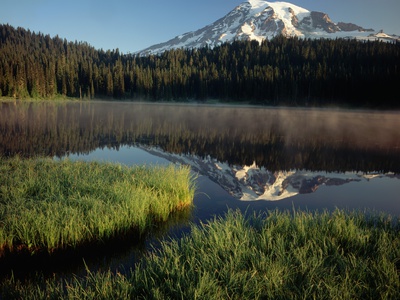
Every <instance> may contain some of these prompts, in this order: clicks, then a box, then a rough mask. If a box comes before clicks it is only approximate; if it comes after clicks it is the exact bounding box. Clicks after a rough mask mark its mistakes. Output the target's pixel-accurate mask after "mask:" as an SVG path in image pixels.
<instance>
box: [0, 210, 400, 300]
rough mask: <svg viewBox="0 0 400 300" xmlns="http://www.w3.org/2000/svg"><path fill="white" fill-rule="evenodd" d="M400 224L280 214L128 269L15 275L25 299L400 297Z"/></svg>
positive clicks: (193, 239) (167, 250) (202, 237)
mask: <svg viewBox="0 0 400 300" xmlns="http://www.w3.org/2000/svg"><path fill="white" fill-rule="evenodd" d="M399 232H400V223H399V220H397V219H391V218H390V217H389V216H384V215H364V214H361V213H357V212H344V211H342V210H337V211H335V212H333V213H328V212H320V213H310V212H295V213H292V212H279V211H272V212H268V213H266V214H255V215H250V216H245V215H243V214H242V213H240V212H235V211H229V212H228V213H227V215H226V216H225V217H224V218H215V219H214V220H212V221H210V222H209V223H207V224H202V225H201V226H195V225H193V226H192V230H191V233H190V234H188V235H186V236H184V237H183V238H181V239H179V240H170V241H166V242H163V244H162V247H161V249H159V250H158V251H155V252H153V253H152V254H150V255H149V256H148V257H147V258H146V259H144V260H143V261H142V262H140V263H139V264H138V265H137V266H136V268H135V269H134V270H132V271H131V272H130V273H129V272H128V275H121V274H119V273H111V272H89V271H88V274H87V276H86V277H75V278H74V279H73V280H70V281H68V282H64V283H63V282H60V281H56V280H49V281H46V282H43V283H42V284H43V285H44V286H45V289H43V288H39V287H38V286H37V285H27V284H24V285H23V284H21V283H20V282H15V281H13V280H12V279H10V280H8V281H5V282H4V283H3V285H2V289H0V291H3V293H4V295H7V296H9V295H11V296H12V297H14V296H15V297H16V298H21V299H25V298H26V299H39V298H54V299H56V298H57V299H129V298H130V299H399V298H400V279H399V272H400V233H399Z"/></svg>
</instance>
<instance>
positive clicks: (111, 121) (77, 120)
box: [0, 102, 400, 270]
mask: <svg viewBox="0 0 400 300" xmlns="http://www.w3.org/2000/svg"><path fill="white" fill-rule="evenodd" d="M398 128H400V113H389V112H355V111H340V110H308V109H265V108H255V107H247V108H245V107H215V106H213V107H206V106H197V105H191V106H190V105H163V104H159V103H157V104H140V103H115V102H112V103H110V102H60V103H53V102H35V103H29V102H6V103H0V153H1V154H2V155H4V156H13V155H20V156H26V157H30V156H36V155H41V156H50V157H59V158H61V157H64V156H69V157H71V158H73V159H75V158H79V159H96V160H107V161H117V162H121V163H124V164H127V165H132V164H143V163H157V164H159V163H161V164H166V163H169V162H175V163H184V164H190V165H191V166H192V169H193V170H194V171H195V172H198V173H199V174H200V175H204V176H200V177H199V179H198V185H199V192H198V193H197V194H196V196H195V203H194V204H195V209H194V215H195V217H194V216H193V215H191V214H190V213H188V214H187V215H185V216H184V218H183V219H179V222H176V223H174V224H173V226H177V227H179V226H185V224H186V222H187V221H188V220H189V219H190V218H192V220H194V221H198V220H201V221H204V220H206V219H208V218H210V217H211V216H212V215H215V214H223V213H224V212H225V211H226V209H227V207H230V208H239V209H242V210H248V208H249V207H251V209H254V210H266V209H275V208H285V209H287V208H289V209H290V208H292V207H293V206H295V207H296V208H297V207H298V208H302V209H321V208H327V209H334V208H335V207H340V208H350V209H354V208H360V209H364V208H372V209H377V210H379V211H386V212H389V213H392V214H395V215H400V204H399V198H398V195H399V194H400V185H399V183H398V182H399V181H398V180H399V176H398V175H397V174H400V131H399V130H398ZM238 199H240V200H246V201H237V200H238ZM256 200H270V201H256ZM271 200H279V201H271ZM166 226H167V228H164V229H163V230H162V234H165V232H166V231H169V230H170V226H171V224H166ZM178 232H181V229H178ZM128 248H129V247H128ZM132 253H133V252H132V249H128V250H127V251H122V253H117V254H115V252H114V251H112V253H111V254H107V255H106V256H101V257H100V258H98V259H99V260H95V261H94V262H93V264H92V266H91V268H92V269H93V268H96V266H99V267H101V263H100V262H98V261H102V262H105V264H106V265H112V264H114V265H119V264H124V265H125V266H128V268H129V266H130V265H132V261H134V259H135V258H134V257H132ZM134 256H135V255H134ZM105 257H106V258H105ZM121 261H123V263H121ZM80 266H81V267H82V264H80ZM115 268H118V266H115ZM22 270H23V268H22Z"/></svg>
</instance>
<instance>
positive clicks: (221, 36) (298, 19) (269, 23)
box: [139, 0, 399, 55]
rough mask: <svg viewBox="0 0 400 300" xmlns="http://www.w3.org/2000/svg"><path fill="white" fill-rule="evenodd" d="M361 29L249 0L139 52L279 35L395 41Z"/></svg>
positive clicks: (303, 11) (295, 9)
mask: <svg viewBox="0 0 400 300" xmlns="http://www.w3.org/2000/svg"><path fill="white" fill-rule="evenodd" d="M372 32H373V30H372V29H364V28H362V27H361V26H358V25H355V24H352V23H344V22H339V23H335V22H333V21H332V20H331V19H330V17H329V15H328V14H327V13H324V12H316V11H309V10H307V9H305V8H302V7H300V6H297V5H294V4H291V3H289V2H280V1H277V2H269V1H263V0H248V1H246V2H243V3H242V4H240V5H238V6H237V7H236V8H234V9H233V10H232V11H231V12H229V13H228V14H227V15H226V16H224V17H222V18H221V19H219V20H217V21H215V22H214V23H212V24H210V25H207V26H205V27H203V28H201V29H199V30H196V31H192V32H188V33H185V34H182V35H179V36H177V37H175V38H173V39H171V40H169V41H167V42H165V43H161V44H157V45H154V46H151V47H149V48H146V49H144V50H142V51H140V52H139V54H140V55H148V54H159V53H162V52H164V51H166V50H171V49H177V48H184V49H192V48H200V47H204V46H209V47H215V46H218V45H220V44H222V43H225V42H232V41H234V40H256V41H258V42H262V41H263V40H265V39H271V38H273V37H275V36H278V35H284V36H287V37H291V36H296V37H300V38H338V37H339V38H356V39H370V40H376V39H385V40H393V39H396V40H398V39H399V37H397V36H389V35H386V36H385V38H382V35H379V34H378V32H376V33H372Z"/></svg>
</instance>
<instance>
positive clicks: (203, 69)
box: [0, 25, 400, 108]
mask: <svg viewBox="0 0 400 300" xmlns="http://www.w3.org/2000/svg"><path fill="white" fill-rule="evenodd" d="M399 83H400V44H399V43H392V44H390V43H384V42H358V41H355V40H342V39H338V40H327V39H321V40H304V39H298V38H284V37H278V38H275V39H273V40H270V41H265V42H263V43H262V44H261V45H259V44H258V42H255V41H252V42H239V41H237V42H234V43H232V44H223V45H221V46H219V47H216V48H213V49H210V48H202V49H195V50H183V49H182V50H172V51H167V52H164V53H163V54H162V55H159V56H147V57H139V56H137V55H123V54H121V53H120V52H119V51H118V49H117V50H113V51H110V50H108V51H104V50H102V49H101V50H97V49H95V48H93V47H92V46H90V45H88V44H87V43H84V42H69V41H67V40H65V39H61V38H59V37H53V38H52V37H50V36H49V35H43V34H40V33H39V34H38V33H34V32H31V31H29V30H25V29H22V28H17V29H15V28H13V27H12V26H10V25H0V96H7V97H16V98H20V99H25V98H53V97H55V96H58V95H62V96H67V97H77V98H109V99H141V100H164V101H170V100H174V101H187V100H192V99H195V100H196V99H197V100H205V99H210V98H212V99H219V100H224V101H246V102H251V103H260V104H268V105H297V106H302V105H317V106H324V105H331V104H335V105H346V106H352V107H397V108H398V107H400V96H399V88H398V85H399Z"/></svg>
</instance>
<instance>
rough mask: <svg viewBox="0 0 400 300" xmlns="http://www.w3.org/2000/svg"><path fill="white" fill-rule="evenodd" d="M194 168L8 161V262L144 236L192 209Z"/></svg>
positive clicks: (4, 198) (3, 175)
mask: <svg viewBox="0 0 400 300" xmlns="http://www.w3.org/2000/svg"><path fill="white" fill-rule="evenodd" d="M193 196H194V181H193V176H192V175H191V173H190V169H189V168H188V167H176V166H172V165H171V166H167V167H160V166H151V167H148V166H137V167H127V166H123V165H119V164H111V163H100V162H82V161H76V162H73V161H70V160H62V161H54V160H51V159H45V158H36V159H21V158H18V157H17V158H10V159H5V158H2V159H0V256H1V255H2V254H4V253H6V252H18V251H25V252H26V251H28V252H30V253H35V252H37V251H47V252H49V253H51V252H52V251H55V250H58V249H64V248H71V247H72V248H74V247H76V246H79V245H82V244H85V243H92V242H97V241H102V240H106V239H109V238H111V237H114V236H116V235H119V234H124V233H127V232H130V231H131V230H132V229H134V230H137V231H138V233H139V234H140V233H142V232H144V231H145V230H146V229H148V228H149V227H151V226H152V225H153V224H154V223H155V222H163V221H165V220H167V219H168V217H169V215H170V214H171V213H172V212H174V211H176V210H181V209H183V208H185V207H189V206H191V204H192V201H193Z"/></svg>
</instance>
